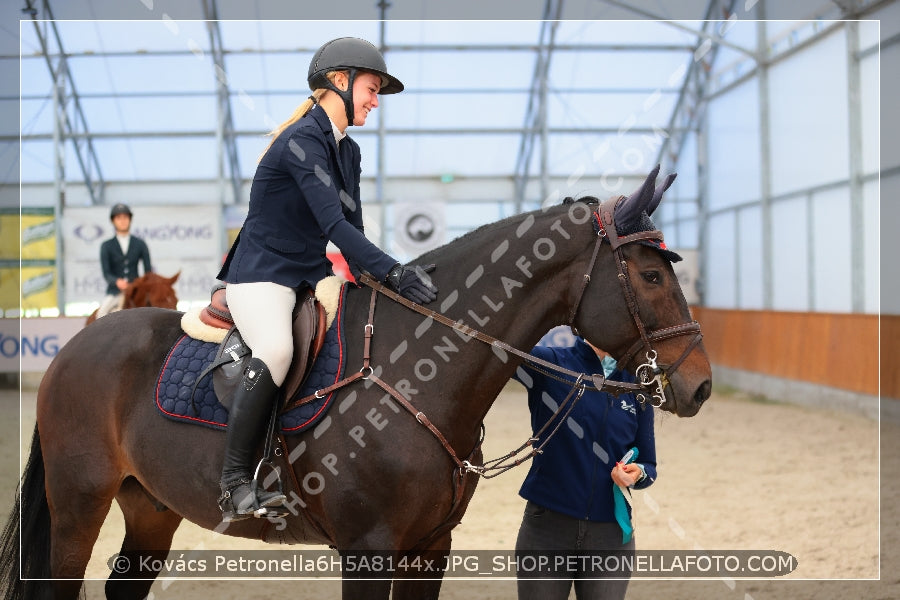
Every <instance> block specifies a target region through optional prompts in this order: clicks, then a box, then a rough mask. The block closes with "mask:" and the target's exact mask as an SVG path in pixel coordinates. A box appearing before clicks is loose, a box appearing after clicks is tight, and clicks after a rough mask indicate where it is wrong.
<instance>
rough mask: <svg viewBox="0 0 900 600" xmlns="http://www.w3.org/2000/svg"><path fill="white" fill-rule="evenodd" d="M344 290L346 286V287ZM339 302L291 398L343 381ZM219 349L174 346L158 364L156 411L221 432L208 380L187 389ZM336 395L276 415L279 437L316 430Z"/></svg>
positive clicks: (219, 408) (186, 341) (222, 421)
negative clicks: (281, 433) (317, 351)
mask: <svg viewBox="0 0 900 600" xmlns="http://www.w3.org/2000/svg"><path fill="white" fill-rule="evenodd" d="M345 287H346V286H345ZM344 298H345V290H341V297H340V302H339V304H338V309H337V313H336V315H335V318H334V322H332V324H331V327H329V328H328V331H327V332H326V334H325V343H324V345H323V346H322V350H321V351H320V352H319V356H318V357H317V358H316V362H315V364H313V367H312V370H311V371H310V373H309V376H308V377H307V378H306V381H305V382H304V383H303V386H302V387H301V388H300V391H299V392H297V395H296V396H295V397H294V398H290V399H288V402H290V401H293V400H294V399H295V398H305V397H306V396H309V395H311V394H314V393H315V392H316V390H320V389H322V388H325V387H328V386H329V385H333V384H335V383H337V382H338V381H340V380H341V379H342V378H343V376H344V362H345V356H346V352H345V349H344V344H345V342H344V327H343V321H344ZM218 347H219V345H218V344H217V343H214V342H204V341H201V340H198V339H195V338H192V337H190V336H189V335H186V334H185V335H183V336H182V337H180V338H179V339H178V341H177V342H175V345H174V346H172V349H171V350H169V354H168V356H166V360H165V362H164V363H163V367H162V369H161V370H160V372H159V377H158V378H157V382H156V394H155V395H156V406H157V408H158V409H159V411H160V412H161V413H162V414H163V415H164V416H166V417H168V418H170V419H173V420H176V421H181V422H183V423H195V424H197V425H204V426H206V427H212V428H214V429H224V428H225V427H226V425H227V423H228V409H227V408H225V407H224V406H223V405H222V403H221V402H219V399H218V398H217V397H216V393H215V391H214V390H213V385H212V376H211V375H209V376H207V377H205V378H204V379H203V380H202V381H201V382H200V383H199V384H198V385H197V388H196V390H195V391H194V397H193V402H192V401H191V388H192V387H193V385H194V381H196V379H197V376H198V375H200V373H201V372H203V370H204V369H205V368H206V367H207V366H209V365H210V363H212V361H213V360H214V359H215V355H216V351H217V350H218ZM334 394H335V392H331V393H330V394H327V395H325V396H323V397H322V398H316V399H315V400H313V401H311V402H308V403H306V404H303V405H301V406H298V407H296V408H293V409H291V410H289V411H288V412H285V413H283V414H281V415H280V416H279V427H280V430H281V431H282V432H283V433H286V434H290V433H299V432H301V431H304V430H306V429H308V428H309V427H312V426H313V425H315V424H316V423H317V422H318V421H319V420H321V418H322V417H323V416H325V413H326V412H327V411H328V408H329V407H330V406H331V401H332V399H333V398H334Z"/></svg>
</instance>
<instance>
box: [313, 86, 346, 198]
mask: <svg viewBox="0 0 900 600" xmlns="http://www.w3.org/2000/svg"><path fill="white" fill-rule="evenodd" d="M307 116H309V117H311V118H312V119H313V120H314V121H315V122H316V124H317V125H318V126H319V129H321V130H322V135H324V136H325V140H326V143H327V144H328V147H329V148H331V151H332V153H333V155H332V156H333V158H334V162H335V163H337V165H338V167H339V169H340V177H341V180H342V181H343V183H344V185H345V186H346V185H348V182H350V181H351V179H350V178H348V176H347V175H348V173H349V172H352V168H353V167H352V165H349V164H344V162H345V161H344V160H343V157H342V156H341V153H340V152H339V151H338V144H337V140H335V139H334V130H333V129H332V124H331V119H329V118H328V113H326V112H325V109H324V108H322V107H321V106H319V105H318V104H315V105H313V107H312V108H311V109H310V111H309V112H308V113H307ZM344 137H345V138H349V137H350V136H348V135H345V136H344ZM345 156H346V155H345Z"/></svg>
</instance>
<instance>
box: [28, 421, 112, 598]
mask: <svg viewBox="0 0 900 600" xmlns="http://www.w3.org/2000/svg"><path fill="white" fill-rule="evenodd" d="M42 439H43V436H42ZM46 454H49V452H48V453H46ZM92 468H93V467H88V466H87V465H86V464H80V465H71V466H70V467H69V471H68V474H66V473H65V471H66V469H65V468H60V466H59V465H58V464H53V463H52V462H51V461H47V463H46V472H47V479H46V481H47V503H48V505H49V508H50V573H51V576H52V578H53V580H54V582H53V590H54V597H55V598H56V599H57V600H62V599H64V598H77V597H78V595H79V591H80V590H81V586H82V579H83V578H84V571H85V569H86V568H87V564H88V561H89V560H90V558H91V550H92V549H93V547H94V544H95V543H96V541H97V536H98V535H99V534H100V528H101V527H102V525H103V521H104V520H105V519H106V515H107V514H108V513H109V507H110V505H111V504H112V499H113V497H114V496H115V493H116V489H117V488H118V486H119V481H118V480H109V478H107V477H105V475H106V473H101V472H99V471H97V470H94V472H93V473H91V475H92V476H94V475H96V476H97V477H96V479H95V478H94V477H86V478H78V479H76V478H74V477H72V476H71V475H72V473H82V474H83V473H84V472H85V471H86V470H88V469H92ZM91 484H96V487H94V485H91Z"/></svg>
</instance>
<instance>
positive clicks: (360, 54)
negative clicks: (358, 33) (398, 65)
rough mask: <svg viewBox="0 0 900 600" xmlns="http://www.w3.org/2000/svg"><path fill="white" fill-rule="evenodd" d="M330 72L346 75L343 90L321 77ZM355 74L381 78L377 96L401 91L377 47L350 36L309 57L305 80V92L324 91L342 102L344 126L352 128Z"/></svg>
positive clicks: (326, 46) (333, 42)
mask: <svg viewBox="0 0 900 600" xmlns="http://www.w3.org/2000/svg"><path fill="white" fill-rule="evenodd" d="M331 71H347V72H348V74H349V77H348V78H349V80H350V81H349V85H348V86H347V91H343V90H340V89H338V88H337V87H336V86H335V85H334V84H333V83H331V82H330V81H328V78H327V77H326V76H325V75H326V73H329V72H331ZM359 71H368V72H370V73H374V74H376V75H379V76H380V77H381V90H380V91H379V94H396V93H398V92H402V91H403V84H402V83H401V82H400V80H399V79H397V78H396V77H394V76H393V75H391V74H390V73H388V72H387V65H385V63H384V57H383V56H382V55H381V52H379V51H378V48H376V47H375V46H374V45H372V44H371V43H369V42H367V41H366V40H362V39H359V38H354V37H342V38H337V39H336V40H331V41H330V42H326V43H325V44H324V45H322V47H321V48H319V49H318V50H316V53H315V54H314V55H313V57H312V60H311V61H310V63H309V74H308V75H307V77H306V81H307V82H309V89H311V90H313V91H315V90H317V89H320V88H326V89H329V90H331V91H333V92H335V93H336V94H337V95H339V96H340V97H341V99H343V101H344V108H345V109H346V111H347V124H348V125H353V82H354V81H355V80H356V74H357V72H359Z"/></svg>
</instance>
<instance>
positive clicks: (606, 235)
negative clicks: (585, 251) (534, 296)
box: [569, 196, 703, 407]
mask: <svg viewBox="0 0 900 600" xmlns="http://www.w3.org/2000/svg"><path fill="white" fill-rule="evenodd" d="M623 198H624V196H618V197H613V198H610V199H609V200H607V201H606V202H603V203H601V204H600V206H599V207H598V209H597V211H596V212H594V213H593V215H592V217H593V219H592V221H593V224H594V228H595V229H596V231H597V243H596V244H595V245H594V252H593V254H592V255H591V261H590V263H589V264H588V268H587V272H586V273H585V275H584V278H583V280H582V284H581V290H580V292H579V293H578V296H577V297H576V300H575V304H574V305H573V306H572V310H571V311H570V313H569V326H570V327H571V328H572V331H573V333H575V335H579V334H578V330H577V329H576V328H575V326H574V322H575V316H576V315H577V314H578V307H579V306H580V305H581V299H582V298H583V297H584V293H585V291H586V290H587V286H588V283H590V281H591V272H593V270H594V265H595V263H596V262H597V255H598V254H599V253H600V246H602V245H603V242H604V241H607V242H609V245H610V247H611V248H612V251H613V256H614V258H615V261H616V270H617V271H618V280H619V284H620V285H621V286H622V293H623V294H624V296H625V303H626V305H627V306H628V311H629V312H630V313H631V317H632V319H633V320H634V324H635V326H636V327H637V330H638V333H639V334H640V339H638V340H637V341H635V343H634V344H633V345H632V346H631V348H629V350H628V351H627V352H626V353H625V356H623V357H621V358H620V359H619V360H618V361H617V362H618V363H619V364H620V365H623V366H625V365H628V364H629V363H630V362H631V360H632V359H633V358H635V356H636V355H637V353H638V352H639V351H640V350H642V349H646V351H647V352H646V355H645V358H646V361H647V362H645V363H643V364H641V365H639V366H638V367H637V368H636V369H635V376H636V377H637V380H638V382H639V383H640V385H641V386H642V387H643V389H644V390H646V391H647V392H648V393H649V394H650V396H651V399H650V403H651V404H652V405H653V406H656V407H660V406H662V405H663V404H664V403H665V401H666V396H665V388H666V387H667V386H668V385H669V378H670V377H671V376H672V374H673V373H675V371H676V370H678V367H680V366H681V364H682V363H683V362H684V361H685V359H686V358H687V357H688V356H689V355H690V353H691V352H693V350H694V348H696V347H697V346H698V345H699V344H700V341H701V340H702V339H703V334H702V333H701V332H700V324H699V323H697V321H694V320H692V321H691V322H689V323H681V324H680V325H673V326H672V327H666V328H663V329H657V330H655V331H649V330H648V329H647V327H645V326H644V321H643V320H642V319H641V313H640V310H639V309H638V304H637V298H636V296H635V294H634V288H633V287H632V285H631V278H630V277H629V274H628V265H627V263H626V262H625V256H624V254H623V253H622V246H625V245H626V244H631V243H634V242H639V241H641V240H655V241H658V242H660V243H661V242H662V240H663V234H662V232H661V231H659V230H657V229H653V230H649V231H638V232H636V233H632V234H629V235H623V236H620V235H619V234H618V232H617V230H616V219H615V209H616V204H618V202H619V201H620V200H622V199H623ZM690 334H694V339H693V340H691V342H690V343H689V344H688V345H687V346H686V347H685V349H684V350H683V351H682V353H681V356H679V357H678V359H677V360H676V361H675V362H673V363H672V364H671V365H669V366H668V367H663V366H661V365H659V364H657V362H656V358H657V356H658V354H657V352H656V350H655V349H654V348H653V342H659V341H662V340H667V339H671V338H674V337H678V336H682V335H690ZM595 386H596V385H595ZM598 389H600V388H599V387H598ZM635 396H636V397H637V398H638V400H640V401H641V402H644V401H646V400H647V398H646V396H644V394H643V393H642V392H636V393H635Z"/></svg>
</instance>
